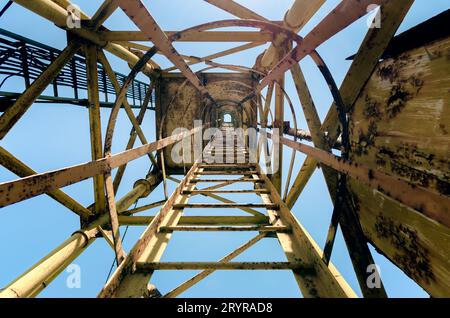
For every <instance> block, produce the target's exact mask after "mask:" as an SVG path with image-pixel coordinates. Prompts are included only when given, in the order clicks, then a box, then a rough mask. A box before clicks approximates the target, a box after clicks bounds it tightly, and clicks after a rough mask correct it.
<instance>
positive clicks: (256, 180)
mask: <svg viewBox="0 0 450 318" xmlns="http://www.w3.org/2000/svg"><path fill="white" fill-rule="evenodd" d="M190 182H191V183H197V182H211V183H212V182H227V183H228V182H229V183H238V182H254V183H263V182H264V180H261V179H251V178H242V179H236V180H232V179H196V178H193V179H191V180H190Z"/></svg>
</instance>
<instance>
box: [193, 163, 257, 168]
mask: <svg viewBox="0 0 450 318" xmlns="http://www.w3.org/2000/svg"><path fill="white" fill-rule="evenodd" d="M198 167H199V168H202V169H205V168H212V169H215V168H232V169H250V168H255V167H256V164H254V163H212V164H199V165H198Z"/></svg>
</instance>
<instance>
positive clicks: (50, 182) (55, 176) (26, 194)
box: [0, 127, 202, 207]
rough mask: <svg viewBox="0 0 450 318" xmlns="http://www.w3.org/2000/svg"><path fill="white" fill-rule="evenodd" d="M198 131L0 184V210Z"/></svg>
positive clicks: (121, 163)
mask: <svg viewBox="0 0 450 318" xmlns="http://www.w3.org/2000/svg"><path fill="white" fill-rule="evenodd" d="M200 129H202V127H197V128H194V129H192V130H191V131H189V132H186V133H180V134H177V135H173V136H170V137H167V138H164V139H161V140H158V141H154V142H152V143H150V144H147V145H143V146H141V147H138V148H134V149H131V150H127V151H124V152H121V153H119V154H115V155H112V156H109V157H107V158H102V159H99V160H96V161H91V162H88V163H84V164H80V165H76V166H72V167H68V168H64V169H59V170H54V171H50V172H46V173H41V174H37V175H32V176H29V177H26V178H22V179H19V180H16V181H10V182H3V183H0V194H1V196H0V207H3V206H7V205H11V204H13V203H16V202H20V201H23V200H26V199H29V198H32V197H35V196H37V195H40V194H43V193H46V192H48V191H53V190H56V189H58V188H62V187H65V186H68V185H71V184H74V183H77V182H79V181H82V180H86V179H88V178H91V177H93V176H96V175H99V174H104V173H106V172H108V171H110V170H111V169H114V168H117V167H120V166H121V165H123V164H125V163H127V162H130V161H132V160H135V159H137V158H140V157H142V156H144V155H146V154H147V153H149V152H152V151H156V150H160V149H162V148H164V147H166V146H168V145H171V144H174V143H175V142H178V141H180V140H182V139H184V138H187V137H189V136H191V135H192V134H194V133H195V132H197V131H198V130H200Z"/></svg>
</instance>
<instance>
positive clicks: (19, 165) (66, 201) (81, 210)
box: [0, 147, 92, 219]
mask: <svg viewBox="0 0 450 318" xmlns="http://www.w3.org/2000/svg"><path fill="white" fill-rule="evenodd" d="M0 164H1V165H2V166H3V167H5V168H6V169H8V170H9V171H11V172H13V173H15V174H16V175H17V176H19V177H22V178H23V177H27V176H31V175H34V174H37V172H36V171H34V170H33V169H31V168H30V167H28V166H27V165H26V164H25V163H23V162H22V161H20V160H19V159H17V158H16V157H14V156H13V155H12V154H11V153H10V152H8V151H7V150H6V149H4V148H3V147H0ZM47 195H48V196H49V197H51V198H53V199H55V200H56V201H58V202H59V203H61V204H62V205H64V206H65V207H66V208H68V209H69V210H71V211H73V212H74V213H76V214H77V215H79V216H80V217H81V218H83V219H87V218H88V217H90V216H92V211H90V210H89V209H86V208H85V207H84V206H82V205H81V204H80V203H78V202H77V201H75V200H74V199H73V198H71V197H70V196H68V195H67V194H65V193H64V192H62V191H61V190H54V191H51V192H47Z"/></svg>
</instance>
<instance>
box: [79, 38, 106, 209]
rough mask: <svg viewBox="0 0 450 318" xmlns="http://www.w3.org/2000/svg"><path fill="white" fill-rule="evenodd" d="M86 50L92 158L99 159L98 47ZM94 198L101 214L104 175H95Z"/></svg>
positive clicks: (90, 46) (100, 132) (103, 198)
mask: <svg viewBox="0 0 450 318" xmlns="http://www.w3.org/2000/svg"><path fill="white" fill-rule="evenodd" d="M84 51H85V56H86V73H87V81H88V100H89V127H90V136H91V153H92V160H97V159H100V158H102V156H103V146H102V130H101V119H100V97H99V93H98V84H99V83H98V65H97V58H98V52H97V47H96V46H94V45H85V46H84ZM94 198H95V204H94V209H95V212H96V213H99V214H101V213H103V212H105V207H106V200H105V178H104V176H103V175H97V176H95V177H94Z"/></svg>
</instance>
